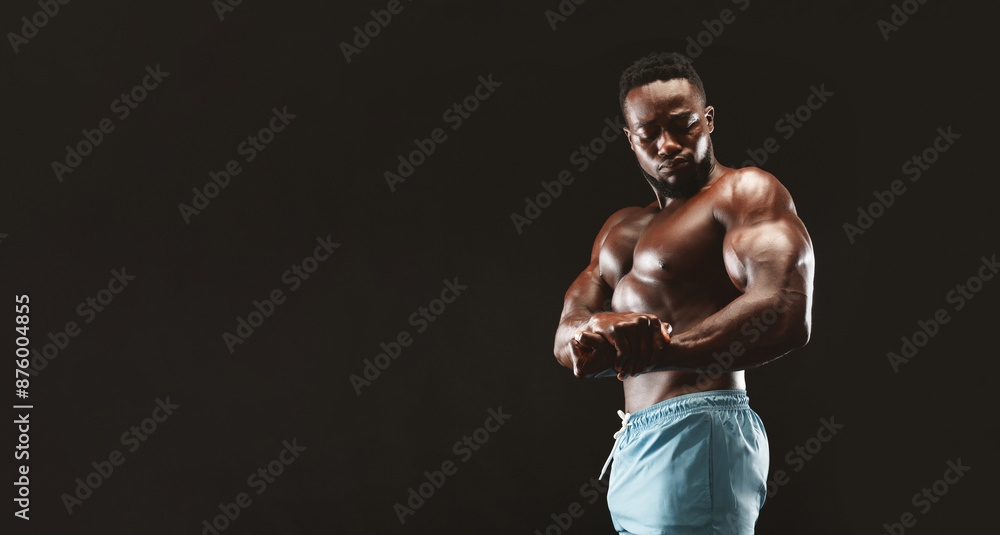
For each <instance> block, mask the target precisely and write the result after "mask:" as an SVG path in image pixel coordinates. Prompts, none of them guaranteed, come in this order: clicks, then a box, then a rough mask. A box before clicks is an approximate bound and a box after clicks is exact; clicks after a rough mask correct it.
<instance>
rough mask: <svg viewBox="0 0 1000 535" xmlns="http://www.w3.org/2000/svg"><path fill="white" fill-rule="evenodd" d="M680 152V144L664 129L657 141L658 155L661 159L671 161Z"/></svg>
mask: <svg viewBox="0 0 1000 535" xmlns="http://www.w3.org/2000/svg"><path fill="white" fill-rule="evenodd" d="M680 151H681V145H680V143H678V142H677V139H676V138H674V137H673V136H671V135H670V132H668V131H667V130H666V129H664V130H663V132H662V133H661V134H660V137H658V138H657V139H656V155H657V156H658V157H660V158H661V159H670V158H671V157H673V156H675V155H676V154H677V153H678V152H680Z"/></svg>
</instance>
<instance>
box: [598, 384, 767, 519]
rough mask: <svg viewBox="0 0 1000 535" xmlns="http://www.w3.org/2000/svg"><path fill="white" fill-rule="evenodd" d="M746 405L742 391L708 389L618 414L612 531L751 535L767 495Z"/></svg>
mask: <svg viewBox="0 0 1000 535" xmlns="http://www.w3.org/2000/svg"><path fill="white" fill-rule="evenodd" d="M749 402H750V399H749V398H748V397H747V393H746V391H745V390H713V391H709V392H699V393H695V394H687V395H683V396H678V397H675V398H671V399H668V400H666V401H662V402H660V403H657V404H656V405H653V406H651V407H647V408H645V409H642V410H640V411H638V412H636V413H635V414H631V415H629V414H626V413H622V412H619V415H621V416H622V417H623V418H622V419H623V425H622V429H621V431H620V432H619V433H616V434H615V435H616V440H615V446H614V449H613V450H612V452H611V458H609V459H608V461H609V462H610V461H611V460H612V459H613V460H614V462H613V463H612V465H611V482H610V485H609V487H608V508H609V509H610V510H611V519H612V521H613V522H614V525H615V529H616V530H618V532H619V533H632V534H635V535H646V534H649V535H652V534H657V535H659V534H664V535H666V534H669V535H703V534H706V535H707V534H712V535H716V534H741V535H742V534H752V533H753V530H754V525H755V524H756V522H757V513H758V512H759V511H760V508H761V507H762V506H763V505H764V498H765V497H766V496H767V469H768V446H767V434H766V433H765V432H764V424H763V422H761V420H760V417H759V416H757V413H755V412H754V411H753V410H752V409H750V404H749ZM605 468H607V464H605ZM602 476H603V473H602Z"/></svg>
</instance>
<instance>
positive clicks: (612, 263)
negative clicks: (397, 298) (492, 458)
mask: <svg viewBox="0 0 1000 535" xmlns="http://www.w3.org/2000/svg"><path fill="white" fill-rule="evenodd" d="M625 111H626V119H627V121H628V124H629V127H628V128H626V129H625V133H626V135H627V136H628V139H629V144H630V146H631V147H632V150H633V152H634V153H635V154H636V158H637V159H638V161H639V165H640V167H641V168H642V169H643V171H644V172H645V173H646V174H647V177H648V180H649V181H650V182H651V186H652V187H653V192H654V194H655V195H656V201H655V202H653V203H651V204H649V205H648V206H645V207H631V208H625V209H623V210H620V211H618V212H616V213H615V214H613V215H612V216H611V217H610V218H609V219H608V220H607V222H606V223H605V224H604V227H603V228H602V229H601V231H600V233H599V234H598V236H597V239H596V240H595V242H594V246H593V249H592V251H591V259H590V265H589V266H587V268H586V269H585V270H584V271H583V272H582V273H581V274H580V275H579V277H577V279H576V281H574V282H573V284H572V285H571V286H570V288H569V290H568V291H567V293H566V298H565V304H564V307H563V312H562V317H561V319H560V322H559V327H558V329H557V331H556V337H555V356H556V359H557V360H558V361H559V363H560V364H562V365H563V366H566V367H567V368H570V369H572V370H573V372H574V374H575V375H576V376H577V377H596V376H602V377H603V376H611V375H618V377H619V379H622V380H623V385H624V390H625V410H626V411H627V412H635V411H638V410H640V409H643V408H645V407H648V406H650V405H653V404H655V403H658V402H660V401H663V400H665V399H668V398H672V397H675V396H679V395H682V394H687V393H692V392H702V391H707V390H719V389H744V388H746V382H745V379H744V372H743V370H745V369H749V368H754V367H757V366H760V365H762V364H765V363H767V362H769V361H772V360H774V359H776V358H778V357H780V356H782V355H784V354H785V353H787V352H789V351H791V350H793V349H796V348H798V347H801V346H803V345H805V344H806V342H807V341H808V340H809V333H810V322H811V308H812V280H813V252H812V243H811V241H810V239H809V235H808V233H807V232H806V229H805V226H804V225H803V224H802V221H801V220H800V219H799V217H798V216H797V215H796V212H795V207H794V205H793V204H792V199H791V196H790V195H789V193H788V191H787V190H786V189H785V188H784V186H782V185H781V184H780V183H779V182H778V181H777V179H775V178H774V177H773V176H772V175H770V174H768V173H766V172H764V171H762V170H760V169H757V168H754V167H748V168H743V169H731V168H728V167H725V166H723V165H721V164H719V163H718V162H716V160H715V155H714V153H713V150H712V144H711V137H710V134H711V133H712V131H713V130H714V129H715V123H714V117H715V112H714V109H713V108H712V107H711V106H705V104H704V101H703V97H702V95H701V93H700V92H699V91H698V90H697V89H696V88H695V87H694V86H693V85H692V84H691V83H690V82H688V81H687V80H685V79H673V80H669V81H656V82H653V83H650V84H647V85H644V86H641V87H637V88H635V89H632V90H631V91H630V92H629V93H628V95H627V96H626V100H625ZM670 188H673V189H674V193H673V194H677V193H676V192H677V191H680V192H681V193H680V194H681V195H685V194H686V195H689V196H687V197H683V196H682V197H670V196H668V195H670V194H672V193H671V191H670ZM685 192H686V193H685ZM692 193H693V194H692ZM608 299H611V311H610V312H605V311H602V306H603V305H604V303H605V302H606V301H607V300H608ZM664 324H669V325H670V326H671V327H672V329H673V334H672V335H671V336H669V337H667V336H665V334H666V333H664V330H665V329H666V327H665V325H664ZM717 355H718V356H717ZM713 364H714V365H715V366H712V367H710V366H711V365H713ZM706 370H707V371H706Z"/></svg>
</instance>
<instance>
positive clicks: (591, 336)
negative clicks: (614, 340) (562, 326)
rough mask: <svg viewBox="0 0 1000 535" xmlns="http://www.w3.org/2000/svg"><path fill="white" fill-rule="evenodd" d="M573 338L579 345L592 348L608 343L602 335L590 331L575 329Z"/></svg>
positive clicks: (595, 348)
mask: <svg viewBox="0 0 1000 535" xmlns="http://www.w3.org/2000/svg"><path fill="white" fill-rule="evenodd" d="M574 339H575V340H576V341H577V342H579V343H580V344H581V345H583V346H585V347H588V348H590V349H593V350H597V349H598V348H600V347H601V346H603V345H605V344H607V343H608V341H607V340H606V339H605V338H604V337H603V336H601V335H599V334H597V333H595V332H591V331H577V333H576V338H574Z"/></svg>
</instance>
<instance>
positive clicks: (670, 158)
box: [625, 78, 715, 198]
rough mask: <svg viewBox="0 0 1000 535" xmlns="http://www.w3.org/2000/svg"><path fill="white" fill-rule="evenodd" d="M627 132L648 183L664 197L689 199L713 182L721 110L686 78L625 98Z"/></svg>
mask: <svg viewBox="0 0 1000 535" xmlns="http://www.w3.org/2000/svg"><path fill="white" fill-rule="evenodd" d="M625 113H626V118H625V120H626V121H627V122H628V125H629V127H628V128H627V129H625V134H626V135H627V136H628V142H629V145H631V147H632V152H634V153H635V157H636V158H637V159H638V160H639V167H640V168H641V169H642V171H643V174H645V175H646V179H647V180H648V181H649V183H650V184H651V185H652V186H653V188H655V189H656V190H657V191H658V192H659V193H661V194H662V195H663V196H664V197H671V198H686V197H690V196H692V195H694V194H695V193H697V192H698V191H699V190H700V189H701V188H702V186H704V185H705V183H706V182H707V181H708V172H709V171H710V170H711V167H712V140H711V137H710V134H711V133H712V131H713V130H715V122H714V119H715V110H714V109H713V108H712V107H711V106H708V107H704V106H703V105H702V100H701V94H700V93H699V92H698V89H697V88H696V87H694V85H692V84H691V82H689V81H687V80H685V79H683V78H675V79H673V80H668V81H665V82H664V81H656V82H652V83H649V84H646V85H644V86H640V87H636V88H634V89H632V90H631V91H629V93H628V95H626V97H625Z"/></svg>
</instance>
